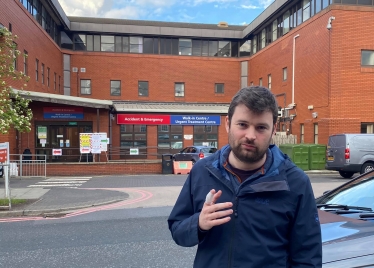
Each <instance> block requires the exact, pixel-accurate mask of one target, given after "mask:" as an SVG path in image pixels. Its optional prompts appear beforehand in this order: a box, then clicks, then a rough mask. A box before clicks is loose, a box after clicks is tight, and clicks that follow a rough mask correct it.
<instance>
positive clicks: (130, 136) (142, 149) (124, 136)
mask: <svg viewBox="0 0 374 268" xmlns="http://www.w3.org/2000/svg"><path fill="white" fill-rule="evenodd" d="M120 145H121V148H120V157H121V159H131V158H132V159H133V158H135V159H139V158H142V159H143V158H147V126H146V125H121V126H120ZM130 149H138V151H137V152H138V153H137V154H133V153H132V152H131V151H130Z"/></svg>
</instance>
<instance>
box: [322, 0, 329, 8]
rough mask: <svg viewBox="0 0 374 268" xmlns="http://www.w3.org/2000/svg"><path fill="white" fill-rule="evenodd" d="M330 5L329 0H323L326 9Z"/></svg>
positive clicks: (323, 6)
mask: <svg viewBox="0 0 374 268" xmlns="http://www.w3.org/2000/svg"><path fill="white" fill-rule="evenodd" d="M328 5H329V0H322V9H325V8H326V7H327V6H328Z"/></svg>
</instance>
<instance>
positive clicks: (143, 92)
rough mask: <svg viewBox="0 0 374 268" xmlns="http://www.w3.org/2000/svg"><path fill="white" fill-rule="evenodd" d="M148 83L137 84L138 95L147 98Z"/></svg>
mask: <svg viewBox="0 0 374 268" xmlns="http://www.w3.org/2000/svg"><path fill="white" fill-rule="evenodd" d="M148 94H149V93H148V81H139V82H138V95H139V96H142V97H148Z"/></svg>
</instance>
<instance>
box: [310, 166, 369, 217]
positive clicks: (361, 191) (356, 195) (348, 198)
mask: <svg viewBox="0 0 374 268" xmlns="http://www.w3.org/2000/svg"><path fill="white" fill-rule="evenodd" d="M316 202H317V204H340V205H348V206H359V207H370V208H372V209H373V210H374V172H370V174H368V175H364V176H362V177H361V178H358V179H356V180H353V181H352V182H349V183H347V184H346V185H343V186H342V187H341V188H339V189H337V190H336V191H332V192H331V193H328V194H327V195H326V196H322V197H320V198H318V199H317V200H316Z"/></svg>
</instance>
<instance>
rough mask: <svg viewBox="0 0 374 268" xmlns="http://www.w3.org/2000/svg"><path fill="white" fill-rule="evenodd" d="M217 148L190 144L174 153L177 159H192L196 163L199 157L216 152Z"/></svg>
mask: <svg viewBox="0 0 374 268" xmlns="http://www.w3.org/2000/svg"><path fill="white" fill-rule="evenodd" d="M216 151H217V148H215V147H213V146H189V147H186V148H184V149H183V150H182V151H180V152H179V153H176V154H174V156H173V159H174V160H175V161H192V164H195V163H196V162H197V161H198V160H199V159H201V158H204V157H207V156H209V155H211V154H214V153H215V152H216Z"/></svg>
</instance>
